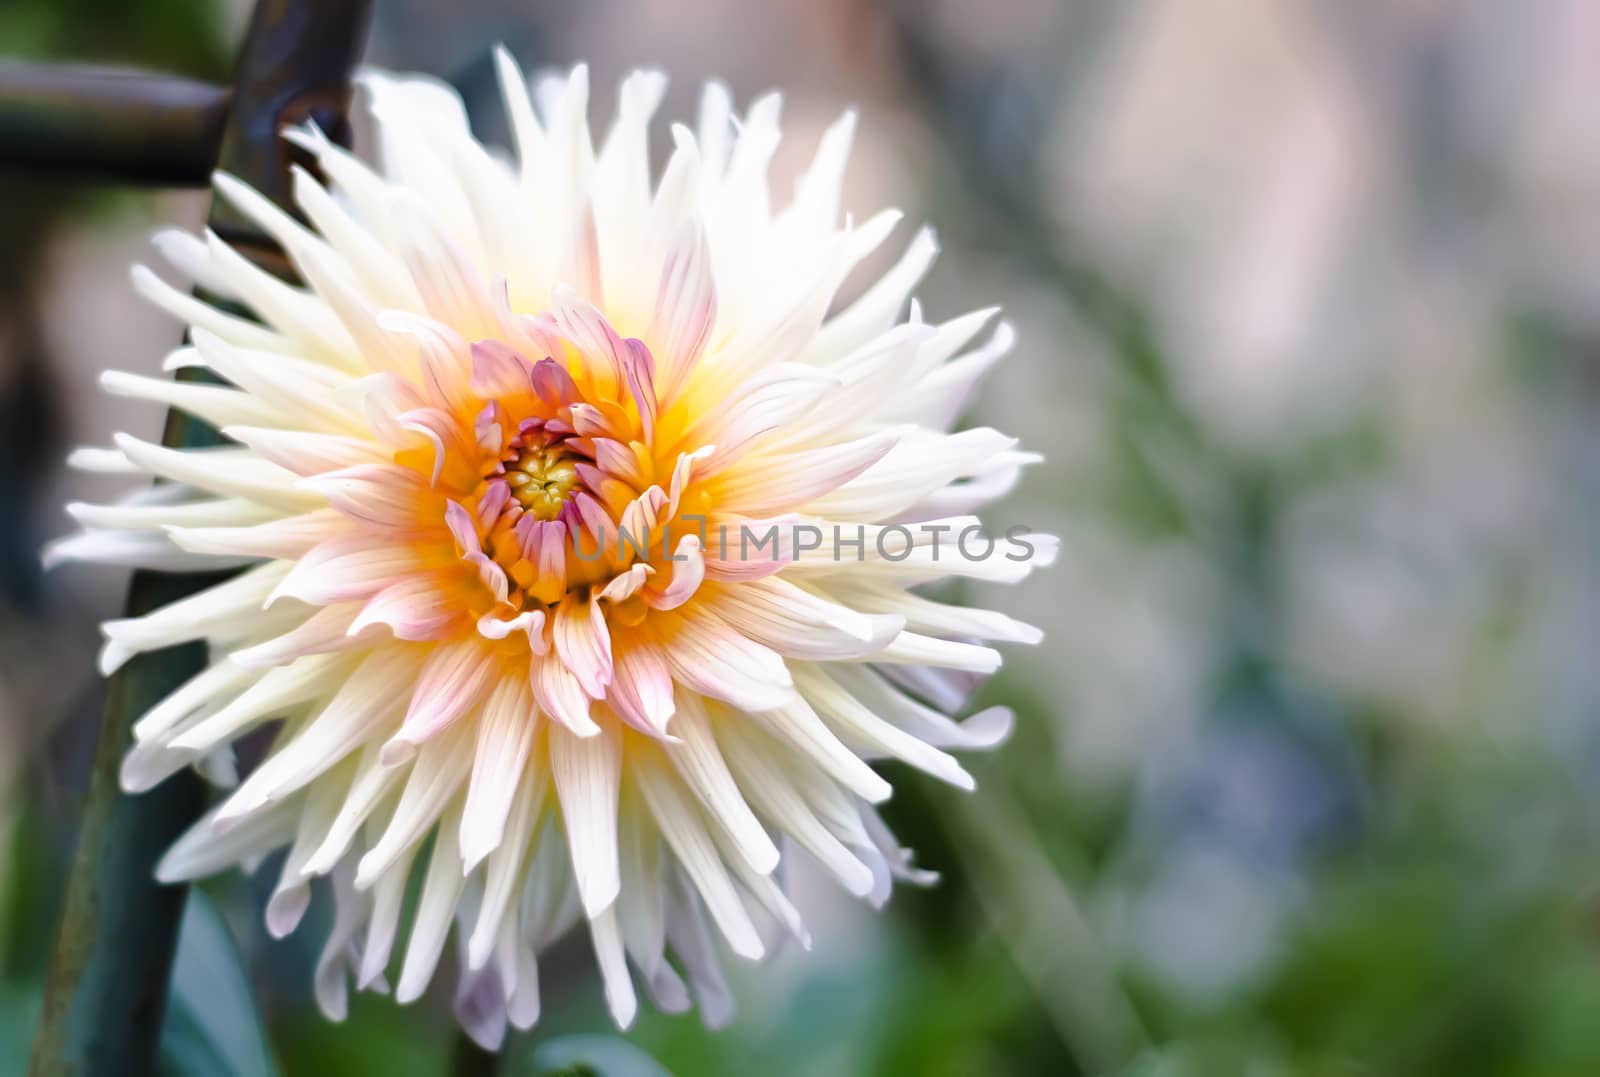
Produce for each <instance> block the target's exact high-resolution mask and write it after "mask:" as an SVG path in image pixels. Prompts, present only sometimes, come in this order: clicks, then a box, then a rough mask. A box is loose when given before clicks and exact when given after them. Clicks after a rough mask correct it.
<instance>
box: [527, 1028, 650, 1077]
mask: <svg viewBox="0 0 1600 1077" xmlns="http://www.w3.org/2000/svg"><path fill="white" fill-rule="evenodd" d="M527 1072H528V1073H529V1074H530V1075H532V1077H671V1075H670V1074H669V1073H668V1072H667V1070H666V1069H665V1068H664V1067H663V1066H662V1065H661V1063H659V1062H657V1061H656V1060H655V1059H653V1058H651V1057H650V1056H649V1055H647V1054H645V1053H644V1052H643V1051H641V1050H640V1049H639V1048H637V1047H635V1046H634V1045H633V1044H631V1043H629V1042H628V1041H627V1040H625V1039H622V1038H621V1037H618V1036H562V1037H559V1038H558V1039H553V1040H547V1041H546V1042H544V1043H541V1044H539V1046H537V1047H535V1048H534V1050H533V1059H532V1068H530V1069H529V1070H528V1071H527Z"/></svg>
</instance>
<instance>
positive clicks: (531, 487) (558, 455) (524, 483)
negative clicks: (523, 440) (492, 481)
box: [506, 448, 578, 520]
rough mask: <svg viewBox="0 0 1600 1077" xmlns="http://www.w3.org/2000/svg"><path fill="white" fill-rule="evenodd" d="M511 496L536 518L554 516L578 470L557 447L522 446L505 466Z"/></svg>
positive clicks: (558, 511)
mask: <svg viewBox="0 0 1600 1077" xmlns="http://www.w3.org/2000/svg"><path fill="white" fill-rule="evenodd" d="M506 482H508V483H510V484H511V496H513V497H515V498H516V499H517V503H518V504H520V505H521V506H522V507H523V509H524V510H525V511H527V512H530V513H532V514H533V516H534V518H535V519H538V520H554V519H555V518H556V516H557V515H558V514H559V513H560V512H561V506H562V505H564V504H566V502H567V495H568V494H570V493H571V492H572V488H573V487H574V486H576V485H577V484H578V470H577V468H575V467H573V465H572V460H571V459H570V457H569V456H568V455H567V454H566V453H565V452H563V451H562V450H560V449H554V448H543V449H524V450H522V453H521V455H519V456H518V457H517V459H516V462H515V463H513V464H512V465H511V466H510V467H509V468H507V469H506Z"/></svg>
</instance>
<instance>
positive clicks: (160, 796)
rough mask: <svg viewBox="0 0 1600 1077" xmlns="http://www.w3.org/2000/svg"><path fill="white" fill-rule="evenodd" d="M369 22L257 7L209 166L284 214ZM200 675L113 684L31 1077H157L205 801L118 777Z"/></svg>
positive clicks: (180, 438) (133, 596)
mask: <svg viewBox="0 0 1600 1077" xmlns="http://www.w3.org/2000/svg"><path fill="white" fill-rule="evenodd" d="M369 8H370V0H259V2H258V3H257V4H256V7H255V10H254V13H253V14H252V16H251V21H250V26H249V29H248V30H247V31H246V35H245V40H244V44H243V46H242V48H241V50H240V53H239V61H238V65H237V67H236V69H235V72H236V73H235V84H234V89H233V94H232V98H233V100H232V106H231V108H230V109H229V110H228V114H227V121H226V123H225V125H224V127H223V130H222V133H221V140H220V148H219V150H218V158H217V161H216V163H217V164H220V166H221V167H223V168H226V169H228V170H229V171H231V172H233V173H235V174H236V175H238V176H240V177H241V178H243V179H245V180H246V181H248V182H250V183H252V184H254V185H255V186H257V187H258V188H260V189H261V190H262V191H264V192H266V193H267V194H268V195H269V196H271V197H272V198H274V199H276V200H278V201H279V202H280V203H285V204H286V203H287V198H288V190H289V181H288V175H287V168H288V164H289V158H288V154H287V150H286V147H285V145H284V143H283V141H282V139H281V138H279V137H278V132H279V131H280V130H281V129H282V127H283V126H284V125H285V124H292V123H300V122H303V121H305V120H307V119H314V120H316V121H317V122H318V123H319V124H320V125H321V126H322V127H323V128H324V129H325V130H327V131H328V132H329V133H330V134H332V135H334V136H335V137H340V136H342V135H344V134H345V133H346V132H347V124H346V120H345V110H346V108H347V106H348V102H349V93H350V75H351V72H352V70H353V68H354V66H355V63H356V60H357V57H358V55H359V53H360V51H361V47H362V44H363V41H364V38H365V34H366V28H367V22H368V14H369ZM206 171H207V172H208V173H209V171H210V165H209V164H208V165H207V168H206ZM211 223H212V225H213V226H214V227H217V228H218V229H219V230H222V231H225V232H227V233H228V234H230V235H232V236H233V237H234V238H235V239H236V241H237V242H238V243H239V244H240V246H241V248H242V249H244V250H245V251H246V252H247V253H249V254H251V255H252V256H254V257H257V258H258V259H259V261H260V262H261V264H263V265H264V266H267V267H270V268H273V269H279V268H281V265H282V259H281V256H280V255H279V254H278V253H277V252H276V251H275V249H274V248H273V247H272V245H271V244H270V242H268V241H267V240H266V239H265V237H262V236H259V235H257V234H255V233H254V232H252V231H250V230H249V229H247V228H246V227H245V226H244V224H243V222H241V221H240V220H238V219H236V218H234V217H233V216H231V215H230V214H229V212H228V211H227V210H226V208H225V207H224V206H223V205H222V204H221V202H220V200H217V201H214V202H213V206H212V214H211ZM186 373H187V372H186ZM218 440H219V435H218V434H217V432H216V431H215V430H213V429H211V428H210V427H208V426H206V425H205V424H203V423H200V422H199V421H197V420H195V419H193V418H191V417H189V416H187V415H183V414H180V413H176V412H174V413H171V414H169V415H168V417H167V425H166V430H165V433H164V435H163V437H162V444H164V445H168V446H180V447H195V446H202V445H211V444H216V443H217V441H218ZM215 578H216V577H214V576H175V575H171V574H165V573H158V572H138V573H135V574H134V577H133V582H132V584H131V585H130V587H129V592H128V604H127V609H128V613H129V614H130V615H133V616H137V615H139V614H142V613H146V612H148V611H150V610H152V609H155V608H156V607H158V606H160V605H163V604H165V603H167V602H170V601H172V600H173V599H175V598H178V597H181V596H183V595H185V594H189V593H192V592H194V591H196V590H198V589H200V588H202V587H205V586H207V585H208V584H210V583H212V582H214V580H215ZM204 661H205V653H204V648H203V646H202V645H199V644H189V645H186V646H183V647H175V648H170V649H168V650H164V651H159V652H156V653H153V654H147V655H140V656H138V657H136V658H134V659H133V660H131V661H130V662H129V663H128V664H127V665H126V666H124V667H123V668H122V669H121V670H119V671H118V673H117V674H116V675H115V676H114V677H113V678H112V681H111V685H110V690H109V693H108V698H107V704H106V717H105V722H104V724H103V726H102V727H101V730H100V742H99V747H98V748H97V750H96V753H95V760H94V767H93V771H92V773H91V775H90V783H89V792H88V796H87V799H86V803H85V805H84V813H83V822H82V824H81V827H80V830H79V835H78V848H77V853H76V856H75V858H74V861H73V865H72V871H71V874H70V876H69V877H68V880H67V891H66V898H65V902H64V907H63V911H62V920H61V926H60V930H59V934H58V936H57V940H56V949H55V953H54V956H53V958H52V961H51V967H50V973H49V978H48V980H47V982H46V986H45V998H44V1012H43V1015H42V1016H41V1018H40V1023H39V1036H38V1039H37V1041H36V1042H35V1044H34V1054H33V1061H32V1064H31V1067H30V1070H29V1073H30V1074H31V1077H64V1075H72V1077H99V1075H101V1074H110V1073H115V1074H128V1075H131V1077H139V1075H143V1074H149V1073H151V1072H153V1070H154V1066H155V1059H156V1051H157V1047H158V1043H159V1037H160V1031H161V1019H162V1014H163V1012H164V1010H165V1006H166V995H167V981H168V978H169V975H170V972H171V966H172V954H173V950H174V948H175V946H176V943H177V931H178V922H179V919H180V917H181V915H182V912H183V904H184V899H185V897H186V896H187V890H186V888H184V887H177V886H162V885H159V884H157V883H156V881H155V878H154V869H155V864H156V861H157V860H158V859H159V857H160V855H161V853H162V852H163V851H164V850H165V849H166V848H167V846H168V845H170V844H171V843H172V841H173V840H175V839H176V838H177V837H178V835H180V834H181V833H183V831H184V830H185V829H187V828H188V827H189V826H190V825H191V824H192V823H193V822H194V821H195V819H197V818H198V817H199V815H200V814H201V812H202V810H203V809H204V806H205V801H206V792H205V790H204V789H203V788H202V787H201V785H200V783H199V780H198V779H197V778H195V777H194V776H193V775H192V774H190V773H188V772H185V773H183V774H179V775H176V776H174V777H173V778H171V779H169V780H168V781H166V782H165V783H163V784H162V785H161V786H160V787H158V788H157V789H155V790H154V791H152V792H150V793H146V794H143V795H141V796H125V795H123V794H122V792H121V790H120V788H119V786H118V781H117V771H118V767H119V764H120V762H121V758H122V755H123V753H124V751H125V750H126V749H127V746H128V744H129V743H130V740H131V732H130V731H131V729H132V725H133V723H134V721H135V720H136V719H137V718H138V717H139V716H140V715H141V714H143V713H144V712H145V711H146V710H147V709H148V708H149V707H150V706H151V705H153V704H154V703H155V702H157V701H158V700H160V699H161V698H163V697H164V696H166V695H167V694H168V693H169V692H171V691H172V690H173V689H175V688H177V687H178V686H179V685H180V684H182V683H183V682H184V681H185V680H187V679H188V678H189V677H191V676H193V675H194V674H195V673H196V672H198V671H199V670H200V669H201V667H202V665H203V663H204Z"/></svg>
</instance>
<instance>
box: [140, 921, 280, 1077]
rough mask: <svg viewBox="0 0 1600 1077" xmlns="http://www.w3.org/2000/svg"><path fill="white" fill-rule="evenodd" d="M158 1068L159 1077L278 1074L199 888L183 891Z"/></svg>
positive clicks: (243, 977)
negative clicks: (186, 899)
mask: <svg viewBox="0 0 1600 1077" xmlns="http://www.w3.org/2000/svg"><path fill="white" fill-rule="evenodd" d="M158 1068H159V1071H160V1073H161V1074H162V1075H163V1077H214V1075H215V1074H222V1073H226V1074H230V1075H231V1077H274V1075H275V1074H276V1073H277V1072H278V1071H277V1067H276V1066H274V1065H273V1062H272V1053H271V1050H270V1049H269V1048H268V1046H267V1037H266V1029H265V1028H264V1027H263V1026H262V1023H261V1017H260V1015H259V1014H258V1013H257V1012H256V1004H255V998H254V993H253V991H252V988H251V985H250V979H249V977H248V975H247V974H246V973H245V970H244V966H243V964H241V962H240V960H239V949H238V947H237V946H235V945H234V941H233V936H232V935H231V934H230V933H229V931H228V925H227V924H226V923H225V922H223V919H222V914H221V913H220V912H218V910H217V907H216V905H215V904H214V903H213V902H212V901H211V899H210V898H209V897H207V896H206V895H205V893H204V892H203V891H201V890H192V891H191V892H190V894H189V903H188V906H187V907H186V908H185V909H184V914H183V922H182V925H181V926H180V928H179V935H178V952H177V956H176V958H175V959H174V961H173V968H172V992H171V994H170V996H169V997H168V1000H167V1015H166V1020H165V1022H164V1023H163V1025H162V1028H161V1054H160V1059H159V1062H158Z"/></svg>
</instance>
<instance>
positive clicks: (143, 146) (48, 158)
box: [0, 63, 232, 187]
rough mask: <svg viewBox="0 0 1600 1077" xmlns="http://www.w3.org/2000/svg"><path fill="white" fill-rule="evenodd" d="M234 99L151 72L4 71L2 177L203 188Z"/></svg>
mask: <svg viewBox="0 0 1600 1077" xmlns="http://www.w3.org/2000/svg"><path fill="white" fill-rule="evenodd" d="M231 96H232V95H231V93H230V91H229V90H228V89H227V88H226V87H223V86H213V85H211V84H210V83H205V82H197V81H195V80H193V79H187V78H180V77H179V76H176V75H166V74H159V73H156V72H150V71H136V70H130V69H124V68H106V67H79V66H73V65H64V64H29V63H0V168H14V169H21V170H26V171H28V172H48V173H49V174H50V175H51V176H52V177H56V176H60V177H64V178H65V177H72V178H81V179H91V180H94V181H96V182H101V183H140V184H146V183H147V184H155V185H160V186H168V187H203V186H205V185H206V184H207V183H209V182H210V177H211V169H212V168H213V167H214V166H215V164H216V160H217V152H218V149H219V148H220V147H221V145H222V132H223V128H224V127H225V126H226V124H227V120H228V103H229V99H230V97H231Z"/></svg>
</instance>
